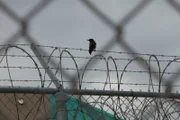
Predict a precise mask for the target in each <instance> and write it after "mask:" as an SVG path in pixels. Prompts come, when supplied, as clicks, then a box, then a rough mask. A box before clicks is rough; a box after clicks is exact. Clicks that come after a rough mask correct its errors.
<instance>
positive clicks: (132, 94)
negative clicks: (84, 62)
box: [0, 87, 180, 98]
mask: <svg viewBox="0 0 180 120" xmlns="http://www.w3.org/2000/svg"><path fill="white" fill-rule="evenodd" d="M62 91H63V92H64V93H66V94H67V95H68V94H69V95H71V94H73V95H94V96H99V95H101V96H121V97H155V98H180V94H179V93H168V94H167V93H158V92H138V91H115V90H92V89H79V90H74V89H63V90H62ZM57 92H61V89H58V88H38V87H37V88H36V87H13V88H10V87H1V88H0V93H31V94H32V93H33V94H55V93H57Z"/></svg>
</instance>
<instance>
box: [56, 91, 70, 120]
mask: <svg viewBox="0 0 180 120" xmlns="http://www.w3.org/2000/svg"><path fill="white" fill-rule="evenodd" d="M55 100H56V111H57V112H56V120H68V111H67V109H66V102H67V95H66V93H64V92H63V91H62V90H60V91H59V92H57V93H56V94H55Z"/></svg>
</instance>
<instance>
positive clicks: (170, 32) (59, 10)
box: [0, 0, 180, 89]
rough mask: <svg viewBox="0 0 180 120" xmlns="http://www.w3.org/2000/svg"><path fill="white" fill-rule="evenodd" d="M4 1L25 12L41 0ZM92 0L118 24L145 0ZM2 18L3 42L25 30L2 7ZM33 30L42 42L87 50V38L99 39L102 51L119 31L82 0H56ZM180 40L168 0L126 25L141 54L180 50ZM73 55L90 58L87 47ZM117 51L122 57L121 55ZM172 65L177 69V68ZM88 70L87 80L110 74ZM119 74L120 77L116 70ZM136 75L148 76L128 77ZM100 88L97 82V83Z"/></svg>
mask: <svg viewBox="0 0 180 120" xmlns="http://www.w3.org/2000/svg"><path fill="white" fill-rule="evenodd" d="M3 1H5V3H6V4H7V5H8V6H9V7H10V8H11V9H13V11H14V12H15V13H17V14H18V15H19V16H21V17H23V16H24V15H25V14H26V13H27V12H28V11H29V10H30V9H31V8H32V7H33V6H34V5H36V4H37V2H38V1H39V0H33V1H29V0H3ZM91 1H92V2H93V3H94V4H95V5H97V7H98V8H99V9H100V10H101V11H103V12H104V13H105V14H106V15H107V16H108V17H110V18H111V19H112V20H113V21H114V22H115V23H118V22H119V21H120V20H121V19H123V17H124V16H125V15H126V14H127V13H128V12H130V11H131V10H132V9H133V8H134V7H135V6H136V5H137V4H138V2H139V1H140V0H98V1H97V0H91ZM0 17H1V21H0V28H1V29H0V42H1V43H4V41H5V40H6V39H7V38H9V37H10V36H11V35H12V34H13V33H15V32H16V31H17V30H18V29H19V26H18V25H17V24H16V23H15V22H14V21H12V20H11V19H10V18H9V16H7V15H6V14H4V12H3V11H0ZM30 34H31V35H32V36H33V37H34V38H35V39H36V40H37V41H38V43H39V44H41V45H55V46H60V47H73V48H84V49H87V48H88V42H87V41H86V40H87V39H88V38H94V39H95V40H96V42H97V49H98V50H101V49H102V47H103V46H104V45H105V43H107V42H108V41H109V40H110V39H111V38H112V37H113V36H114V31H112V29H111V28H109V27H108V26H107V25H105V24H104V23H103V22H102V21H101V20H100V19H99V18H98V17H96V15H94V14H93V13H92V12H91V11H89V9H88V8H86V6H84V5H83V4H82V3H81V2H80V1H78V0H54V1H53V2H52V3H51V4H50V5H48V6H47V7H46V8H45V9H44V10H42V11H41V12H40V13H39V14H38V15H37V16H35V17H34V18H33V19H32V20H31V21H30ZM179 39H180V15H179V14H178V13H177V12H176V11H175V9H174V8H172V7H171V6H170V5H168V3H167V2H165V1H164V0H153V1H152V2H151V3H150V4H149V5H148V6H147V7H145V8H144V9H143V10H142V11H141V12H140V13H139V14H138V15H137V16H136V17H135V18H134V19H133V20H132V21H131V22H130V23H129V24H128V25H127V26H126V27H125V28H124V40H125V41H127V43H128V44H129V45H130V46H131V47H132V48H133V49H135V50H136V52H140V53H150V54H169V55H179V52H178V51H179V49H180V48H179V45H180V41H179ZM18 43H24V41H23V39H22V40H19V41H18ZM105 50H106V49H105ZM111 50H116V51H126V50H125V49H123V48H122V46H120V47H119V44H117V45H115V46H114V47H112V48H111ZM73 55H76V56H87V57H90V55H89V54H88V52H87V51H86V52H78V51H76V52H73ZM93 55H94V54H93ZM107 56H109V54H108V55H107ZM112 56H113V57H122V56H119V55H118V56H117V55H115V54H114V55H112ZM124 57H128V56H124ZM171 59H172V58H171ZM86 62H87V61H86V60H84V61H79V66H81V63H86ZM21 63H22V62H21ZM126 63H127V62H126ZM66 64H68V65H69V66H72V65H73V63H69V62H67V61H66ZM102 64H103V63H98V65H97V66H95V68H96V67H98V66H100V67H101V68H102V67H103V65H102ZM68 65H67V67H68ZM65 66H66V65H65ZM176 66H177V65H176ZM118 67H119V68H123V67H124V64H123V63H118ZM104 68H105V67H104ZM132 69H136V70H137V69H140V68H138V66H137V65H132ZM171 69H172V70H175V67H174V68H171ZM104 74H106V73H104ZM88 75H89V76H88ZM88 75H87V76H86V78H85V79H92V77H91V76H93V78H94V81H97V80H98V79H102V81H104V79H105V77H104V76H105V75H102V74H101V75H100V74H95V76H94V75H93V73H92V74H91V73H88ZM145 76H146V79H149V78H148V75H145ZM113 77H114V78H115V75H113ZM113 77H112V78H113ZM134 77H136V78H137V79H139V81H142V80H143V79H144V77H143V75H142V78H139V76H137V75H135V76H133V75H128V76H126V77H125V78H124V79H125V80H126V81H129V82H130V83H132V82H137V80H136V81H134V80H132V79H133V78H134ZM147 81H148V80H147ZM137 83H138V82H137ZM139 83H140V82H139ZM94 87H96V86H93V87H92V88H94ZM97 88H98V87H97ZM128 89H129V88H128Z"/></svg>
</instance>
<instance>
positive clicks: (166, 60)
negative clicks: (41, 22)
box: [0, 0, 180, 120]
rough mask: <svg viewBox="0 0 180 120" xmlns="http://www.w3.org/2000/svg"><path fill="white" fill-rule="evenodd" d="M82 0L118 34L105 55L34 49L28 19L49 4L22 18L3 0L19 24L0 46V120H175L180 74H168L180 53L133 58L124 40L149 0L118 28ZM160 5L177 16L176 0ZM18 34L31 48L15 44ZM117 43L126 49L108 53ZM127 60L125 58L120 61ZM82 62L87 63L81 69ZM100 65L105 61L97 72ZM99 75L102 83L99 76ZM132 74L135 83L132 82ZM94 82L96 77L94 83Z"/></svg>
mask: <svg viewBox="0 0 180 120" xmlns="http://www.w3.org/2000/svg"><path fill="white" fill-rule="evenodd" d="M80 1H81V3H82V5H84V6H85V7H87V8H88V9H89V10H90V11H92V12H93V13H94V15H95V16H97V18H99V19H100V20H101V21H102V22H103V23H105V25H108V26H109V27H110V29H113V30H114V31H115V33H116V34H115V36H114V37H113V38H112V39H110V40H109V42H108V43H104V47H103V48H102V50H104V48H106V50H107V51H102V50H97V51H96V52H95V55H94V56H93V57H83V56H75V55H73V52H76V51H78V52H87V49H78V48H63V47H59V46H55V47H54V46H43V45H39V44H38V43H37V40H36V39H35V38H33V36H31V35H30V34H29V32H28V28H29V22H30V21H32V20H33V18H34V17H36V16H37V15H38V14H41V11H43V9H46V7H47V6H48V5H49V4H51V3H52V2H53V0H41V1H39V3H38V4H36V5H35V6H34V7H33V8H32V9H31V10H30V11H29V12H27V14H26V15H25V16H24V17H22V18H21V17H19V16H18V15H17V14H16V13H15V12H14V11H13V10H12V9H11V8H10V7H8V5H6V1H0V10H1V11H3V12H4V13H5V14H6V15H8V16H9V18H11V19H12V20H13V21H15V22H16V23H17V24H18V25H19V26H20V27H21V29H20V30H19V31H17V32H16V33H15V34H13V35H12V36H10V37H9V38H8V39H7V40H5V42H4V43H3V44H2V45H1V46H0V47H1V49H0V53H1V59H0V71H1V77H0V83H1V87H0V118H1V119H2V120H16V119H17V120H47V119H48V120H68V119H69V120H71V119H74V120H157V119H158V120H179V119H180V105H179V98H180V94H179V93H178V89H179V83H178V76H179V74H180V69H177V70H176V72H172V71H167V69H168V68H170V67H173V66H177V64H178V63H179V60H180V56H170V55H151V54H144V53H137V52H136V50H134V49H132V48H131V47H130V46H129V45H128V44H127V43H126V41H125V40H124V39H123V30H124V28H125V27H126V25H127V24H128V23H129V22H131V21H132V20H133V19H134V17H135V16H136V15H138V13H139V12H141V11H143V9H144V8H145V7H146V6H148V5H149V4H151V2H153V0H141V1H140V2H139V3H138V4H137V6H135V7H134V9H132V11H130V12H129V13H128V14H127V15H126V16H125V17H124V18H123V19H121V20H120V22H119V24H115V23H114V22H113V21H112V20H111V19H110V18H109V17H107V16H106V15H105V14H104V13H103V12H101V11H100V10H99V9H98V8H97V7H96V6H95V5H94V4H93V3H92V2H91V1H89V0H80ZM163 2H167V4H168V5H169V6H171V7H172V8H174V10H175V11H177V12H178V13H179V12H180V11H179V10H180V6H179V4H178V3H177V1H175V0H165V1H163ZM21 37H23V38H24V39H25V40H27V42H29V43H30V44H16V42H17V41H18V40H19V39H20V38H21ZM114 44H119V46H121V47H123V48H124V49H125V51H128V52H119V51H109V49H110V48H111V47H113V45H114ZM47 51H48V52H47ZM109 54H115V56H117V55H119V56H120V57H114V56H111V55H109ZM127 55H128V56H129V57H125V56H127ZM123 56H124V57H123ZM81 60H84V61H86V62H85V64H84V65H82V62H81ZM69 61H70V62H69ZM101 61H102V62H103V64H102V65H100V67H99V68H97V66H98V65H99V64H100V62H101ZM120 62H122V64H120ZM80 63H81V64H80ZM97 63H98V64H97ZM132 64H133V65H135V66H139V67H141V68H142V69H140V70H137V69H135V70H134V69H132V68H133V67H132V68H131V67H129V66H131V65H132ZM79 65H82V66H79ZM133 65H132V66H133ZM67 66H68V67H67ZM95 66H96V67H95ZM162 66H163V67H162ZM93 68H94V69H93ZM101 74H103V77H104V78H103V79H102V77H100V78H98V77H99V76H100V75H101ZM133 74H134V76H135V77H133ZM88 75H90V76H88ZM87 76H88V77H87ZM96 76H97V77H96ZM129 76H130V78H131V79H132V78H134V79H135V80H134V81H133V82H132V81H131V80H129V79H128V77H129ZM140 76H142V78H143V79H144V80H143V81H142V78H141V79H140V78H139V77H140ZM95 77H96V80H91V79H94V78H95ZM167 78H168V79H167ZM97 79H100V80H97ZM144 81H145V82H144Z"/></svg>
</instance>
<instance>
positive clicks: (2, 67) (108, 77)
mask: <svg viewBox="0 0 180 120" xmlns="http://www.w3.org/2000/svg"><path fill="white" fill-rule="evenodd" d="M28 46H29V45H28ZM44 47H45V46H44ZM9 48H11V49H20V50H21V51H22V52H24V53H26V54H27V55H9V54H8V49H9ZM56 50H58V49H56V48H55V49H53V50H52V52H51V55H50V56H46V57H48V61H49V60H50V59H51V58H52V56H53V53H54V52H55V51H56ZM63 52H67V53H68V54H69V55H70V57H68V56H66V57H68V58H71V59H73V61H74V63H76V62H77V61H76V59H75V57H74V56H73V55H71V53H70V52H69V51H67V50H62V51H60V56H56V57H57V58H59V59H57V60H59V62H58V65H59V66H57V67H47V68H46V67H40V65H38V63H37V62H36V61H35V60H34V58H35V57H37V56H35V55H31V54H29V52H27V51H26V50H25V49H24V48H21V47H19V46H14V45H9V46H7V47H6V48H5V52H4V54H2V55H1V56H2V57H1V60H0V63H2V61H3V60H4V58H6V64H7V62H8V61H7V58H8V57H22V56H23V57H27V58H29V59H31V60H33V61H34V66H17V65H16V66H12V65H4V66H0V69H8V70H9V74H10V73H11V72H10V70H11V69H22V70H24V69H29V70H31V69H34V70H36V69H37V70H38V74H39V77H40V78H41V85H42V87H43V86H44V82H45V78H46V72H45V74H44V78H43V79H42V75H43V73H42V71H40V70H45V69H52V70H55V75H56V74H57V73H59V74H60V75H61V79H60V81H59V82H60V83H62V84H63V82H64V81H65V80H64V79H63V74H62V71H77V74H78V76H79V82H78V83H79V84H78V85H79V86H80V88H81V87H82V84H83V83H85V82H84V80H83V77H84V74H85V72H105V73H106V79H105V81H104V89H105V88H106V87H107V85H108V86H109V88H110V89H114V88H112V87H111V83H113V82H112V81H111V79H110V76H112V75H110V72H115V73H116V75H117V76H116V77H117V81H118V82H117V83H118V84H117V86H118V90H120V85H122V84H121V83H123V82H122V79H123V75H124V73H139V74H142V73H146V74H147V75H149V77H150V78H149V87H148V89H149V91H150V86H151V88H152V89H153V86H155V85H154V84H153V81H152V77H151V75H152V74H158V75H159V92H160V87H161V86H162V85H161V81H162V76H163V75H164V74H167V75H171V74H177V75H179V74H180V73H178V72H167V71H166V69H167V68H168V67H169V66H170V65H171V63H173V62H177V61H178V62H179V58H176V59H173V60H169V62H168V63H167V65H166V67H165V68H164V70H163V71H161V70H160V61H159V60H158V59H157V56H155V55H151V56H150V57H149V59H146V60H145V59H143V58H134V59H127V62H128V63H127V64H126V65H125V67H124V69H118V65H117V63H116V59H114V58H113V57H111V56H109V57H103V56H101V55H97V56H94V57H92V58H88V59H89V62H88V63H87V64H86V66H85V68H81V69H80V68H78V65H77V63H76V66H75V68H69V67H66V68H63V67H61V64H62V58H64V56H63ZM41 57H42V56H41ZM152 57H155V60H154V61H153V62H155V61H156V62H157V63H158V64H159V65H158V67H159V71H151V69H150V68H151V66H150V63H151V62H152V61H151V58H152ZM97 58H98V59H101V60H104V61H105V66H106V69H100V68H95V69H92V68H88V64H89V63H90V62H91V61H92V60H93V59H97ZM110 60H112V61H113V64H114V67H115V69H110V68H109V61H110ZM136 60H138V61H142V63H144V64H146V65H147V67H148V68H149V69H148V70H131V69H127V67H128V66H129V65H130V64H131V63H132V62H133V61H136ZM48 61H47V64H48ZM111 66H112V65H111ZM45 71H46V70H45ZM58 71H59V72H58ZM80 71H81V72H82V73H80ZM119 74H120V75H119ZM11 79H12V78H11ZM11 79H10V81H11V84H13V81H12V80H11ZM137 84H138V83H137ZM153 90H154V89H153Z"/></svg>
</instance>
